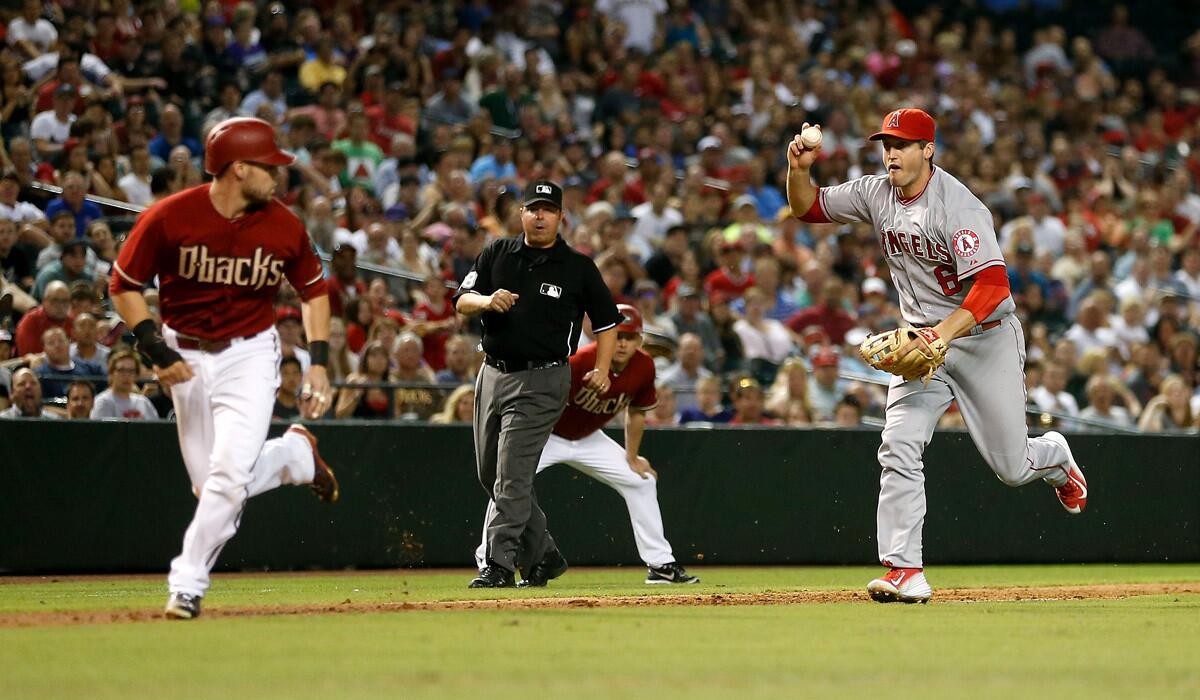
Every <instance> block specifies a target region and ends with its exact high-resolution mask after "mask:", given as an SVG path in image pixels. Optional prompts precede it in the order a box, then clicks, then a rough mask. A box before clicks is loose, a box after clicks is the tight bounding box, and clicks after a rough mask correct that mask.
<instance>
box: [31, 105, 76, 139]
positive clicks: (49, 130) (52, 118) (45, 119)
mask: <svg viewBox="0 0 1200 700" xmlns="http://www.w3.org/2000/svg"><path fill="white" fill-rule="evenodd" d="M74 123H75V115H74V114H68V115H67V120H66V121H65V122H62V121H59V120H58V115H57V114H55V113H54V110H52V109H48V110H46V111H45V112H39V113H38V115H37V116H36V117H34V118H33V121H32V122H31V123H30V124H29V136H30V137H31V138H33V139H46V140H47V141H49V142H50V143H57V144H63V143H66V142H67V139H69V138H71V125H72V124H74Z"/></svg>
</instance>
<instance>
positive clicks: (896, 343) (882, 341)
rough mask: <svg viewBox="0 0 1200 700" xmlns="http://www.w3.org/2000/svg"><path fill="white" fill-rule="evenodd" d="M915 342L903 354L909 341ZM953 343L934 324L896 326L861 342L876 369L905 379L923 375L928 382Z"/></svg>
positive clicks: (862, 352)
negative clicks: (930, 325)
mask: <svg viewBox="0 0 1200 700" xmlns="http://www.w3.org/2000/svg"><path fill="white" fill-rule="evenodd" d="M910 341H913V342H912V345H910V346H909V349H908V350H906V351H905V352H904V354H903V356H901V354H900V353H901V350H903V349H904V347H905V346H906V345H909V342H910ZM949 349H950V344H949V343H947V342H946V341H945V340H943V339H942V337H941V336H939V335H938V333H937V331H935V330H933V329H932V328H912V327H905V328H897V329H896V330H894V331H888V332H886V333H876V334H875V335H872V336H868V337H867V339H866V340H864V341H863V342H862V345H859V346H858V352H859V354H860V355H862V358H863V360H864V361H866V363H867V364H869V365H871V366H872V367H874V368H875V369H881V370H883V371H884V372H891V373H892V374H895V375H897V376H900V377H904V379H905V380H907V381H911V380H913V379H917V378H920V379H923V380H924V382H925V383H926V384H928V383H929V380H930V378H932V377H933V373H934V372H936V371H937V368H938V367H941V366H942V363H944V362H945V361H946V351H947V350H949Z"/></svg>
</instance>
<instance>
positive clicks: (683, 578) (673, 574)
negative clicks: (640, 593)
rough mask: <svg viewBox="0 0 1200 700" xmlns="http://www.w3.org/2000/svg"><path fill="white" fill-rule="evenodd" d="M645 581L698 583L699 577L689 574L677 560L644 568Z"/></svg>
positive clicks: (653, 582)
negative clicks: (664, 564)
mask: <svg viewBox="0 0 1200 700" xmlns="http://www.w3.org/2000/svg"><path fill="white" fill-rule="evenodd" d="M646 583H650V584H657V583H700V577H699V576H692V575H691V574H689V573H688V572H687V569H685V568H683V567H682V566H680V565H679V563H678V562H671V563H670V564H667V565H666V566H651V567H649V568H648V569H646Z"/></svg>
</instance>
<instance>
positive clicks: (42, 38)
mask: <svg viewBox="0 0 1200 700" xmlns="http://www.w3.org/2000/svg"><path fill="white" fill-rule="evenodd" d="M18 41H28V42H29V43H31V44H33V45H34V46H35V47H36V48H37V50H38V51H39V52H45V51H47V50H49V49H50V47H51V46H54V42H56V41H58V30H57V29H55V28H54V25H53V24H51V22H50V20H48V19H46V18H45V17H38V18H37V19H36V20H34V21H33V23H32V24H31V23H29V22H26V21H25V18H24V17H17V18H16V19H14V20H13V21H11V22H9V23H8V43H9V45H10V46H16V45H17V42H18Z"/></svg>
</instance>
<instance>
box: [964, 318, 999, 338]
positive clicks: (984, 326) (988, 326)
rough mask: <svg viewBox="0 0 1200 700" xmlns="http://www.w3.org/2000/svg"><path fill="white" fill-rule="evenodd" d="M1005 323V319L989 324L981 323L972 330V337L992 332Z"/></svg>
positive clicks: (989, 322)
mask: <svg viewBox="0 0 1200 700" xmlns="http://www.w3.org/2000/svg"><path fill="white" fill-rule="evenodd" d="M1003 322H1004V319H1002V318H1000V319H996V320H995V321H988V322H987V323H981V324H979V325H978V326H975V327H974V328H972V329H971V335H979V334H980V333H982V332H984V331H990V330H992V329H993V328H995V327H996V326H999V325H1000V324H1001V323H1003Z"/></svg>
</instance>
